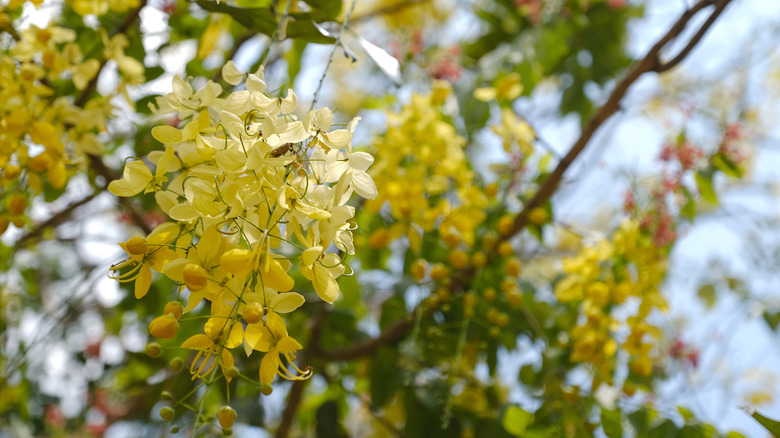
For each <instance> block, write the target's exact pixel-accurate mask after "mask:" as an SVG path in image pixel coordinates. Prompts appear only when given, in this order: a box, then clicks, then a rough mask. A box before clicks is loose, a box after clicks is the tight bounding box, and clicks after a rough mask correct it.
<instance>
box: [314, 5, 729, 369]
mask: <svg viewBox="0 0 780 438" xmlns="http://www.w3.org/2000/svg"><path fill="white" fill-rule="evenodd" d="M730 2H731V0H720V1H719V2H717V0H700V1H699V2H698V3H696V4H695V5H693V6H692V7H691V8H690V9H688V10H687V11H685V12H684V13H683V14H682V15H681V16H680V18H679V19H678V20H677V22H675V23H674V25H673V26H672V27H671V28H670V29H669V31H668V32H667V33H666V34H665V35H664V36H663V37H661V39H660V40H658V42H657V43H656V44H655V45H654V46H653V47H652V48H651V49H650V51H648V52H647V54H646V55H645V57H644V58H642V59H641V60H640V61H639V63H638V64H636V65H635V66H634V67H633V68H632V69H631V70H630V71H629V72H628V74H626V76H625V77H624V78H623V79H622V80H621V81H620V82H619V83H618V85H617V86H616V87H615V89H614V90H613V91H612V94H610V96H609V99H607V102H606V103H605V104H604V105H603V106H601V107H600V108H599V109H598V111H597V112H596V114H594V115H593V117H592V118H591V119H590V121H589V122H588V124H587V125H586V126H585V129H584V130H583V132H582V134H581V135H580V138H579V139H577V141H576V142H575V143H574V145H573V146H572V147H571V149H570V150H569V152H568V153H567V154H566V156H564V157H563V158H562V159H561V160H560V161H559V162H558V166H557V167H556V168H555V170H554V171H553V172H552V173H551V174H550V176H548V177H547V179H546V180H545V181H544V183H543V184H542V186H541V187H540V188H539V191H537V192H536V194H535V195H534V197H533V198H531V200H530V201H528V202H527V203H526V204H525V206H524V207H523V210H522V211H521V212H520V213H519V214H518V215H517V217H516V218H515V222H514V224H513V226H512V231H511V233H509V235H508V236H507V237H505V238H504V239H509V238H511V237H512V236H515V235H517V234H518V233H519V232H520V231H522V230H523V229H524V228H525V226H526V225H527V223H528V214H529V213H530V212H531V210H533V209H534V208H537V207H541V206H542V205H543V204H544V203H545V202H547V201H548V200H549V199H550V198H551V197H552V195H553V194H554V193H555V192H556V190H557V189H558V185H559V184H560V182H561V179H562V178H563V174H564V172H566V170H567V169H568V168H569V166H571V164H572V163H573V162H574V160H575V159H576V158H577V157H578V156H579V155H580V153H582V151H583V150H584V149H585V146H586V145H587V144H588V142H589V141H590V139H591V138H592V137H593V134H594V133H595V132H596V131H597V130H598V129H599V128H600V127H601V125H603V124H604V122H606V121H607V119H609V118H610V117H611V116H612V115H613V114H615V112H617V111H618V109H620V101H621V100H622V99H623V96H625V94H626V92H627V91H628V89H629V87H630V86H631V85H632V84H633V83H634V82H636V81H637V79H639V77H640V76H642V75H643V74H645V73H648V72H657V73H660V72H662V71H665V70H668V69H669V68H671V67H673V66H674V65H676V64H677V63H679V62H680V61H682V59H683V58H685V56H686V55H687V54H688V53H690V51H691V49H693V47H694V46H695V45H696V44H697V43H698V42H699V41H700V40H701V38H702V36H703V35H704V33H705V32H706V30H707V29H709V27H710V26H711V25H712V23H713V22H714V21H715V19H716V18H717V17H718V16H719V15H720V13H721V12H722V11H723V9H724V8H725V7H726V6H727V5H728V4H729V3H730ZM711 5H716V8H715V10H714V11H713V12H712V14H711V15H710V17H709V18H708V19H707V21H706V22H705V23H704V24H703V25H702V27H701V28H700V29H699V31H698V32H697V33H696V34H695V35H694V37H693V38H692V39H691V41H690V42H689V43H688V45H687V46H686V47H685V48H684V49H683V50H682V51H681V52H680V54H678V55H677V56H676V57H675V58H674V59H672V60H671V61H670V62H669V63H667V64H662V63H661V62H660V61H659V59H660V53H661V50H662V49H663V48H664V47H666V46H667V45H668V44H669V43H670V42H671V41H673V40H674V39H675V38H677V37H678V36H679V35H680V33H682V31H683V30H684V29H685V27H686V25H687V24H688V22H689V21H690V20H691V18H693V17H694V16H695V15H696V14H697V13H698V12H699V11H701V10H702V9H704V8H706V7H707V6H711ZM678 58H679V59H678ZM671 63H674V64H673V65H671V66H669V64H671ZM665 66H668V67H665ZM488 253H489V254H490V258H491V259H492V258H495V256H496V255H495V254H496V252H495V251H488ZM475 273H476V270H475V269H474V268H467V269H465V270H462V271H460V276H459V277H458V278H456V279H455V281H453V283H452V284H451V285H450V289H451V290H454V291H457V290H460V289H462V288H463V287H464V285H466V284H468V282H469V280H470V279H471V278H472V277H473V276H474V274H475ZM432 310H433V309H431V310H429V311H428V312H426V313H429V312H431V311H432ZM420 311H421V310H420V309H415V311H414V312H412V313H411V314H410V315H408V316H407V317H406V318H404V319H401V320H399V321H397V322H396V323H395V324H393V325H392V326H390V327H389V328H387V329H386V330H385V331H384V332H382V333H381V334H380V335H379V336H377V337H376V338H371V339H368V340H365V341H362V342H359V343H357V344H356V345H353V346H352V347H347V348H343V349H340V350H330V351H328V350H323V349H322V348H321V347H320V346H319V345H316V344H313V345H311V346H310V347H309V349H308V354H309V355H310V356H313V357H318V358H321V359H324V360H329V361H334V360H351V359H357V358H360V357H365V356H369V355H371V354H373V353H374V352H375V351H376V350H377V349H378V348H379V347H381V346H383V345H391V344H395V343H397V342H399V341H400V340H402V339H403V338H404V337H406V335H408V334H409V332H410V331H411V330H412V328H413V326H414V318H415V317H416V316H417V313H418V312H420ZM422 316H425V315H422Z"/></svg>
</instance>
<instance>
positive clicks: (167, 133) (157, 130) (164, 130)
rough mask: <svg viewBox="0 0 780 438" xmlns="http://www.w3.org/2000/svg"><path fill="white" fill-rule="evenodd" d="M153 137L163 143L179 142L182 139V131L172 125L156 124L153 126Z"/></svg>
mask: <svg viewBox="0 0 780 438" xmlns="http://www.w3.org/2000/svg"><path fill="white" fill-rule="evenodd" d="M152 137H154V138H155V139H156V140H157V141H159V142H160V143H162V144H171V143H178V142H180V141H181V139H182V137H183V136H182V134H181V131H179V130H178V129H176V128H174V127H173V126H170V125H162V126H155V127H154V128H152Z"/></svg>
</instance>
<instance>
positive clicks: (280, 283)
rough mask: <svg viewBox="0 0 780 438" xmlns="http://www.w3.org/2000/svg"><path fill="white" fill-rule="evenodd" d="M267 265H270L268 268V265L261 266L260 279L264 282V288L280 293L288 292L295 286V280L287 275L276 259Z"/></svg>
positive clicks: (262, 264)
mask: <svg viewBox="0 0 780 438" xmlns="http://www.w3.org/2000/svg"><path fill="white" fill-rule="evenodd" d="M267 264H268V265H269V266H267V267H266V263H261V264H260V278H261V279H262V281H263V283H262V284H263V286H265V287H270V288H271V289H276V290H278V291H279V292H287V291H288V290H290V289H292V288H293V286H295V280H293V279H292V277H290V276H289V275H287V272H285V271H284V269H282V265H280V264H279V262H278V261H276V259H271V260H270V262H269V263H267Z"/></svg>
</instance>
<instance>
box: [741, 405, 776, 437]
mask: <svg viewBox="0 0 780 438" xmlns="http://www.w3.org/2000/svg"><path fill="white" fill-rule="evenodd" d="M743 410H745V412H748V413H749V414H750V416H751V417H753V418H755V419H756V421H758V422H759V423H760V424H761V425H762V426H764V429H766V430H768V431H769V433H771V434H772V435H774V436H780V421H777V420H773V419H771V418H767V417H765V416H763V415H761V414H759V413H758V411H753V412H752V413H751V412H750V411H752V409H750V408H743Z"/></svg>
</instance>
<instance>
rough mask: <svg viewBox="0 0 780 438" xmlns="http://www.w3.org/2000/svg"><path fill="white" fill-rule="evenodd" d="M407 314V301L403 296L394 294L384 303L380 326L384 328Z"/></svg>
mask: <svg viewBox="0 0 780 438" xmlns="http://www.w3.org/2000/svg"><path fill="white" fill-rule="evenodd" d="M405 315H406V302H405V301H404V298H403V296H401V295H394V296H392V297H390V298H388V299H387V300H386V301H385V302H384V303H382V316H381V317H380V318H379V328H381V329H382V330H384V329H386V328H387V327H388V326H389V325H390V324H392V323H394V322H396V321H398V320H399V319H401V318H403V317H404V316H405Z"/></svg>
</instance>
